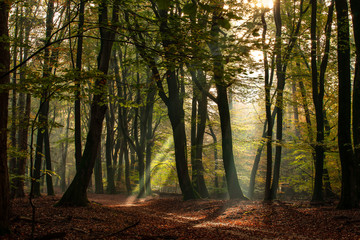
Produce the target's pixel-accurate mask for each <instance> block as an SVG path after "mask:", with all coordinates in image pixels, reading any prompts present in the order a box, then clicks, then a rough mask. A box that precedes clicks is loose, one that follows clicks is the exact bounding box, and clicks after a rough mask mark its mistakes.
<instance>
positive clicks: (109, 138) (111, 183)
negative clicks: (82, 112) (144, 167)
mask: <svg viewBox="0 0 360 240" xmlns="http://www.w3.org/2000/svg"><path fill="white" fill-rule="evenodd" d="M109 111H113V108H112V107H111V106H110V108H109V109H108V111H107V112H106V142H105V148H106V149H105V159H106V172H107V188H106V192H107V193H110V194H114V193H115V191H116V190H115V178H114V165H113V163H112V151H113V149H114V131H113V129H114V121H115V119H114V116H113V115H114V113H109ZM110 115H112V116H110Z"/></svg>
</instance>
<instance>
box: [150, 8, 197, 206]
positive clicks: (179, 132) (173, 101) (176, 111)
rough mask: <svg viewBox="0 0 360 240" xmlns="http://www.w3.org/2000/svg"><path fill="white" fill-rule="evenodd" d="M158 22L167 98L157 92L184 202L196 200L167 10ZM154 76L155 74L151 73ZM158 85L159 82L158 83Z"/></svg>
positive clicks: (161, 9)
mask: <svg viewBox="0 0 360 240" xmlns="http://www.w3.org/2000/svg"><path fill="white" fill-rule="evenodd" d="M158 14H159V15H158V16H159V21H160V34H161V37H162V45H163V48H164V49H167V51H166V52H165V58H166V59H167V66H166V68H167V74H166V80H167V86H168V92H169V97H166V96H165V93H164V92H163V90H162V87H161V88H160V90H159V94H160V97H161V98H162V100H163V101H164V102H165V104H166V106H167V108H168V116H169V118H170V123H171V128H172V131H173V138H174V145H175V162H176V171H177V175H178V179H179V185H180V188H181V191H182V194H183V197H184V200H189V199H194V198H197V196H196V194H195V192H194V190H193V187H192V184H191V181H190V177H189V170H188V167H187V144H186V132H185V121H184V117H185V112H184V108H183V100H182V99H181V96H180V92H179V91H180V86H179V84H178V78H177V76H176V73H175V67H174V65H173V63H172V61H173V58H172V53H171V52H170V51H169V50H170V49H172V48H173V47H175V46H176V42H175V40H174V38H170V37H169V36H171V35H172V34H173V33H172V32H171V28H169V26H168V9H166V8H162V7H160V8H159V10H158ZM153 74H154V75H155V73H154V72H153ZM158 84H160V82H159V81H158Z"/></svg>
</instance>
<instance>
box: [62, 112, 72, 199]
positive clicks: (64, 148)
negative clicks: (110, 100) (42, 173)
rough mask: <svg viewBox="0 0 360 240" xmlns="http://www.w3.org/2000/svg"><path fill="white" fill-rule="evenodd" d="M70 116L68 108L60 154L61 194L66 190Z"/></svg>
mask: <svg viewBox="0 0 360 240" xmlns="http://www.w3.org/2000/svg"><path fill="white" fill-rule="evenodd" d="M70 115H71V108H69V112H68V116H67V120H66V129H65V143H64V142H63V143H62V144H61V145H62V147H61V148H62V154H61V168H60V177H61V180H60V188H61V191H62V192H65V189H66V158H67V152H68V147H69V141H68V138H69V126H70Z"/></svg>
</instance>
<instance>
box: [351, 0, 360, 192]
mask: <svg viewBox="0 0 360 240" xmlns="http://www.w3.org/2000/svg"><path fill="white" fill-rule="evenodd" d="M350 6H351V13H352V20H353V30H354V39H355V47H356V62H355V76H354V88H353V105H352V106H353V121H352V124H353V140H354V150H355V166H356V168H355V170H356V176H357V179H356V184H357V192H358V196H357V198H358V199H360V2H359V1H356V0H350Z"/></svg>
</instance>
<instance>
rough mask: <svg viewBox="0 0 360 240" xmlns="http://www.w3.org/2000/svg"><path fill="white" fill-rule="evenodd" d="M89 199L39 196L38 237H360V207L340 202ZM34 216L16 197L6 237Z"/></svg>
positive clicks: (20, 234) (22, 233)
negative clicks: (62, 203) (62, 201)
mask: <svg viewBox="0 0 360 240" xmlns="http://www.w3.org/2000/svg"><path fill="white" fill-rule="evenodd" d="M88 197H89V200H90V202H91V203H90V204H89V206H88V207H54V206H53V205H54V204H55V203H56V202H57V201H58V200H59V198H60V196H53V197H51V196H43V197H39V198H36V199H34V204H35V206H36V228H35V233H34V237H35V239H360V210H359V209H355V210H338V209H336V206H335V205H327V206H321V207H319V206H316V207H314V206H311V205H309V204H307V203H305V202H282V201H275V202H273V203H271V204H269V203H263V202H261V201H237V200H211V199H209V200H208V199H206V200H190V201H183V200H182V198H181V196H165V197H164V196H155V197H148V198H144V199H136V198H134V197H132V198H127V197H126V196H124V195H108V194H101V195H100V194H89V196H88ZM31 219H32V215H31V207H30V205H29V203H28V200H27V199H15V200H13V201H12V215H11V228H12V234H11V235H7V236H5V238H4V239H29V238H30V236H31V235H30V233H31Z"/></svg>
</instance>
